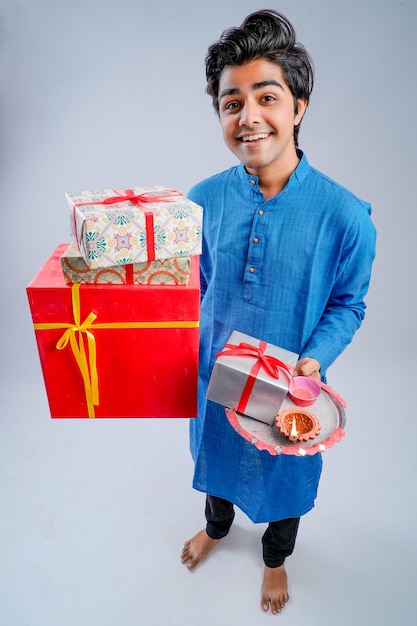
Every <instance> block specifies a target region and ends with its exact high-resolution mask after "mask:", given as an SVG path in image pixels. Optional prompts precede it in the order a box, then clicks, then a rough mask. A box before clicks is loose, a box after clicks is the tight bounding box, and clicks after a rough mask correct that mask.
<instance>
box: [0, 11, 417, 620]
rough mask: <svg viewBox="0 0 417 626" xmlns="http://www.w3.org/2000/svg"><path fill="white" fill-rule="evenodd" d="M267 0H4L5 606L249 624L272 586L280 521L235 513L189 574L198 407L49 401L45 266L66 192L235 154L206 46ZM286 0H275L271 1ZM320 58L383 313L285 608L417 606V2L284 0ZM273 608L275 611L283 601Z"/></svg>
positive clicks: (198, 167) (0, 200)
mask: <svg viewBox="0 0 417 626" xmlns="http://www.w3.org/2000/svg"><path fill="white" fill-rule="evenodd" d="M266 6H268V5H262V4H257V3H255V2H249V1H248V0H239V1H238V0H228V1H227V2H224V0H211V2H209V3H199V2H196V1H194V2H193V1H191V0H180V1H179V2H177V3H176V2H173V1H171V0H159V1H158V2H153V3H152V2H151V3H150V2H144V1H142V0H136V1H135V0H103V1H100V0H83V1H81V0H71V1H70V0H0V58H1V66H0V72H1V75H0V90H1V93H0V211H1V233H2V234H1V251H2V254H1V258H2V272H1V289H2V296H1V308H0V323H1V324H0V329H1V330H0V332H1V361H0V363H1V379H0V380H1V412H0V502H1V514H0V621H1V623H2V624H4V625H5V626H6V625H7V626H37V625H38V624H40V625H42V626H57V625H59V626H74V625H75V624H76V625H77V626H87V625H88V626H116V625H117V626H133V625H135V626H136V625H142V624H143V625H156V626H159V625H165V624H169V625H177V624H178V625H179V624H181V625H182V626H194V625H195V624H199V625H203V626H204V625H205V624H211V625H213V626H217V624H222V623H225V624H230V625H231V626H235V625H236V626H246V625H251V626H252V625H253V624H254V623H261V622H262V621H263V620H266V619H268V617H267V616H264V615H263V614H262V613H261V611H260V609H259V607H258V604H259V588H260V582H261V574H262V561H261V551H260V542H259V540H260V536H261V534H262V532H263V527H262V525H261V526H254V525H252V524H251V523H250V522H249V521H248V520H247V519H246V518H245V517H244V516H243V514H238V515H237V519H236V524H235V527H234V529H233V532H232V533H231V535H230V536H229V537H228V538H227V539H226V540H225V542H224V546H223V547H222V549H219V550H218V551H217V554H216V555H213V557H212V558H210V559H209V560H208V561H207V563H206V564H205V565H204V566H203V567H201V569H200V570H197V571H196V572H195V573H193V574H190V573H189V572H188V571H186V569H185V568H184V567H183V566H182V565H181V563H180V561H179V553H180V551H181V547H182V544H183V541H184V540H185V539H187V538H188V536H189V535H190V534H193V533H194V532H195V531H197V530H199V529H200V527H201V526H202V524H203V496H202V494H199V493H197V492H194V491H193V490H192V489H191V474H192V463H191V460H190V458H189V453H188V440H187V439H188V430H187V429H188V425H187V423H186V420H176V421H167V420H120V421H117V420H108V421H106V420H94V421H92V420H90V421H88V420H67V421H59V420H51V419H50V418H49V412H48V406H47V401H46V396H45V391H44V388H43V380H42V376H41V372H40V366H39V361H38V356H37V350H36V344H35V340H34V334H33V329H32V326H31V317H30V311H29V308H28V304H27V299H26V293H25V287H26V285H27V284H28V283H29V282H30V280H31V279H32V278H33V276H34V275H35V274H36V272H37V271H38V269H39V268H40V266H41V265H42V263H43V262H44V261H45V260H46V258H47V257H48V256H49V255H50V253H51V252H52V250H53V249H54V248H55V246H56V245H57V244H58V243H60V242H63V241H69V232H68V215H67V208H66V203H65V198H64V192H65V191H74V190H83V189H94V188H108V187H132V186H136V185H154V184H155V185H156V184H159V185H163V186H166V187H174V188H176V189H178V190H180V191H182V192H183V193H186V192H187V190H188V189H189V187H190V186H191V185H192V184H194V183H195V182H197V181H198V180H200V179H201V178H205V177H206V176H209V175H211V174H213V173H215V172H217V171H220V170H221V169H224V168H226V167H229V166H230V165H233V164H234V163H235V160H234V157H233V155H231V154H230V153H229V152H228V151H227V149H226V147H225V146H224V145H223V140H222V138H221V134H220V129H219V124H218V121H217V118H216V116H215V114H214V112H213V110H212V107H211V101H210V99H209V97H208V96H207V95H205V93H204V89H205V81H204V56H205V53H206V50H207V47H208V45H209V44H210V43H212V42H213V41H214V40H215V39H217V37H218V36H219V35H220V33H221V31H222V30H223V29H224V28H225V27H228V26H232V25H237V24H239V23H240V22H241V21H242V20H243V18H244V17H245V15H247V14H248V13H250V12H252V11H253V10H256V9H259V8H265V7H266ZM269 6H272V5H269ZM273 6H274V8H277V9H279V10H281V11H282V12H284V13H285V14H286V15H287V16H288V17H289V18H290V19H291V20H292V21H293V23H294V26H295V27H296V29H297V32H298V36H299V39H300V40H301V41H302V42H303V43H304V44H305V45H306V47H307V49H308V50H309V51H310V53H311V54H312V56H313V59H314V62H315V67H316V84H315V89H314V91H313V96H312V100H311V104H310V106H309V109H308V111H307V114H306V117H305V119H304V121H303V123H302V126H301V133H300V147H301V148H302V149H303V150H304V151H305V152H306V154H307V157H308V159H309V161H310V163H311V164H312V165H313V166H315V167H317V168H318V169H321V170H322V171H324V172H325V173H326V174H328V175H329V176H331V177H332V178H335V179H336V180H337V181H338V182H340V183H342V184H343V185H345V186H346V187H348V188H350V189H351V190H352V191H354V192H355V193H357V194H358V195H359V196H361V197H363V198H364V199H366V200H369V201H370V202H371V203H372V205H373V219H374V222H375V225H376V227H377V229H378V251H377V260H376V262H375V266H374V274H373V281H372V285H371V289H370V293H369V296H368V300H367V302H368V313H367V317H366V320H365V323H364V325H363V327H362V328H361V330H360V331H359V332H358V334H357V336H356V337H355V340H354V342H353V344H352V345H351V346H349V348H348V349H347V350H346V352H345V353H344V354H343V355H342V356H341V357H340V359H339V360H338V362H337V363H336V364H335V365H334V366H333V367H332V368H331V369H330V370H329V382H330V384H331V385H332V386H333V387H335V388H336V389H337V390H338V391H340V393H341V394H342V395H344V396H345V397H346V399H347V400H348V404H349V409H348V422H347V429H346V430H347V435H346V437H345V438H344V440H343V441H342V442H341V443H340V444H339V445H338V446H337V447H336V448H334V449H333V450H330V451H328V452H327V453H326V454H325V458H324V461H325V467H324V474H323V478H322V482H321V488H320V494H319V499H318V502H317V507H316V509H315V510H314V511H313V512H312V513H310V514H309V515H308V516H306V518H305V519H303V520H302V525H301V527H300V533H299V540H298V543H297V548H296V551H295V554H294V555H293V557H292V558H291V559H290V560H289V561H288V570H289V574H290V585H291V587H290V591H291V596H292V599H291V601H290V604H289V606H287V607H286V609H285V611H284V613H283V614H282V615H281V616H279V617H277V618H275V619H279V620H280V621H281V623H283V624H294V625H297V626H300V625H301V624H306V625H307V624H308V626H315V625H316V624H317V625H318V624H320V625H321V626H326V625H327V624H334V623H338V624H339V626H345V625H346V626H347V625H351V624H355V625H356V624H367V625H368V624H378V625H380V626H382V625H387V626H391V625H392V624H394V623H395V624H396V625H397V626H400V625H401V626H408V625H410V624H412V623H413V616H415V614H416V611H415V602H414V598H413V594H414V582H415V571H416V565H417V545H416V533H415V527H414V526H415V524H414V522H413V517H412V514H411V511H412V510H414V509H413V506H414V507H415V503H416V493H417V490H416V486H415V476H416V470H417V465H416V460H415V459H416V445H417V442H416V435H417V433H416V426H415V409H414V407H415V397H414V393H413V392H414V390H415V388H416V385H415V382H414V378H415V377H414V370H415V358H414V352H415V348H416V315H415V305H416V262H415V243H414V242H415V227H416V217H415V208H416V199H415V198H416V192H415V180H416V174H415V156H414V146H415V141H416V115H415V111H414V109H415V101H416V96H417V94H416V80H415V71H416V70H415V68H416V61H417V58H416V57H417V53H416V43H415V28H416V25H417V5H416V4H415V2H414V0H404V1H395V0H384V2H380V0H362V1H359V0H351V1H350V2H345V1H343V2H342V1H339V2H335V1H332V0H317V1H312V0H298V1H297V2H288V1H287V2H286V3H284V4H282V5H273ZM271 619H272V618H271Z"/></svg>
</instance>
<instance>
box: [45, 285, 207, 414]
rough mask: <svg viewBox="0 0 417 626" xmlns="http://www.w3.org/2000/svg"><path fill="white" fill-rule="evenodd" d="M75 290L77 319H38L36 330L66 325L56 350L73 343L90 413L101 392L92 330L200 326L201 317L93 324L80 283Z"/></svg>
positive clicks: (92, 412)
mask: <svg viewBox="0 0 417 626" xmlns="http://www.w3.org/2000/svg"><path fill="white" fill-rule="evenodd" d="M71 294H72V312H73V316H74V323H73V324H71V323H68V322H51V323H35V324H33V328H34V329H35V330H54V329H62V328H65V329H66V330H65V332H64V333H63V334H62V336H61V337H60V339H59V340H58V342H57V344H56V348H57V350H64V348H66V347H67V346H68V344H69V345H70V346H71V349H72V353H73V355H74V357H75V360H76V362H77V365H78V367H79V370H80V372H81V375H82V378H83V381H84V390H85V397H86V400H87V411H88V417H90V418H94V417H95V409H94V407H95V406H98V405H99V393H98V373H97V358H96V355H97V349H96V338H95V336H94V334H93V333H92V332H91V329H92V328H95V329H97V328H98V329H112V328H198V326H199V322H198V321H189V322H181V321H176V322H105V323H102V324H94V321H95V319H96V318H97V315H96V314H95V313H93V312H91V313H89V314H88V315H87V317H86V318H85V320H84V321H83V322H82V323H81V322H80V319H81V312H80V284H74V285H72V288H71ZM84 335H85V337H86V340H87V350H86V347H85V342H84Z"/></svg>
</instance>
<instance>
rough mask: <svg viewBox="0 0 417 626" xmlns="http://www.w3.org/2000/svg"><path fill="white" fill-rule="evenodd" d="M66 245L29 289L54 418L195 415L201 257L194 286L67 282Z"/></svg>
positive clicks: (195, 262)
mask: <svg viewBox="0 0 417 626" xmlns="http://www.w3.org/2000/svg"><path fill="white" fill-rule="evenodd" d="M66 248H67V244H60V245H59V246H58V247H57V248H56V250H55V251H54V253H53V254H52V255H51V257H50V258H49V259H48V261H47V262H46V263H45V264H44V265H43V267H42V268H41V270H40V271H39V272H38V273H37V275H36V276H35V278H34V279H33V281H32V282H31V283H30V284H29V285H28V287H27V294H28V299H29V304H30V309H31V313H32V318H33V322H34V329H35V335H36V341H37V345H38V350H39V357H40V362H41V366H42V372H43V376H44V381H45V387H46V391H47V396H48V401H49V407H50V412H51V417H54V418H72V417H75V418H86V417H90V418H93V417H97V418H99V417H118V418H122V417H195V416H196V411H197V379H198V342H199V328H198V327H199V322H198V320H199V303H200V290H199V259H198V257H197V256H194V257H193V258H192V264H191V265H192V268H191V274H190V280H189V282H188V285H184V286H181V285H180V286H178V287H176V288H175V289H173V288H172V287H169V286H165V285H146V286H145V285H81V284H74V285H69V284H67V283H66V282H65V280H64V276H63V273H62V267H61V261H60V259H61V256H62V254H63V253H64V251H65V249H66Z"/></svg>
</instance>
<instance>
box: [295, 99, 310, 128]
mask: <svg viewBox="0 0 417 626" xmlns="http://www.w3.org/2000/svg"><path fill="white" fill-rule="evenodd" d="M307 104H308V101H307V100H306V98H298V99H297V100H296V101H295V111H294V126H298V124H300V122H301V120H302V119H303V117H304V113H305V112H306V108H307Z"/></svg>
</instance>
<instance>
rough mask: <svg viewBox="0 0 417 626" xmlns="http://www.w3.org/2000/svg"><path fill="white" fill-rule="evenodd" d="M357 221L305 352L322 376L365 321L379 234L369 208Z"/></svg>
mask: <svg viewBox="0 0 417 626" xmlns="http://www.w3.org/2000/svg"><path fill="white" fill-rule="evenodd" d="M367 209H368V210H366V208H364V210H363V211H362V212H361V213H360V214H359V215H358V216H357V217H356V219H355V221H354V222H353V224H352V225H351V226H350V228H349V230H348V232H347V233H346V236H345V238H344V241H343V242H342V254H341V257H340V264H339V267H338V271H337V275H336V280H335V282H334V284H333V288H332V290H331V294H330V298H329V300H328V302H327V305H326V307H325V310H324V312H323V315H322V317H321V319H320V321H319V323H318V325H317V327H316V329H315V331H314V332H313V334H312V336H311V337H310V339H309V341H308V342H307V344H306V345H305V347H304V348H303V350H302V352H301V354H300V358H302V357H304V356H310V357H313V358H315V359H317V361H319V363H320V365H321V372H322V375H325V372H326V370H327V368H328V367H329V366H330V365H331V364H332V363H333V362H334V361H335V359H336V358H337V357H338V356H339V355H340V354H341V353H342V352H343V350H344V349H345V348H346V346H347V345H348V344H349V343H350V342H351V341H352V338H353V336H354V334H355V332H356V330H357V329H358V328H359V327H360V325H361V323H362V320H363V319H364V317H365V309H366V305H365V301H364V298H365V295H366V293H367V291H368V288H369V282H370V277H371V269H372V263H373V260H374V257H375V245H376V231H375V227H374V225H373V224H372V222H371V219H370V212H371V209H370V206H369V205H368V207H367Z"/></svg>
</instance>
